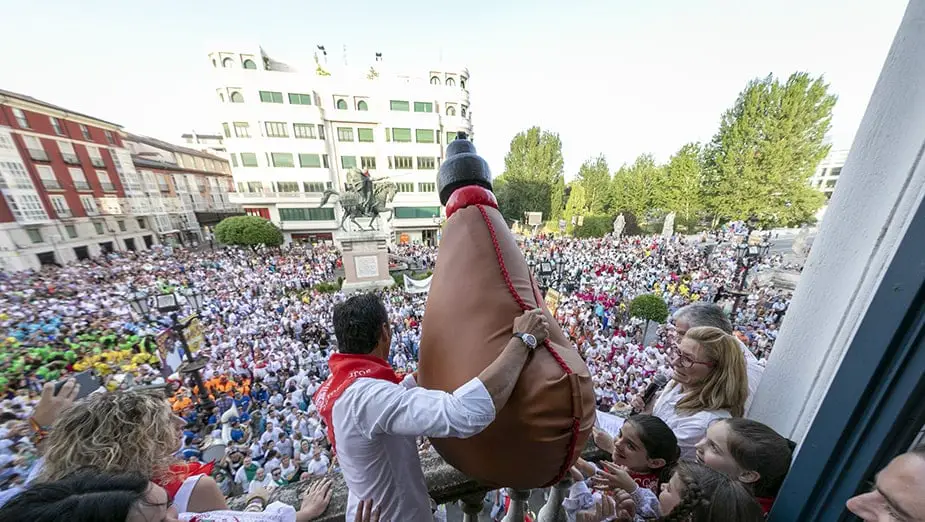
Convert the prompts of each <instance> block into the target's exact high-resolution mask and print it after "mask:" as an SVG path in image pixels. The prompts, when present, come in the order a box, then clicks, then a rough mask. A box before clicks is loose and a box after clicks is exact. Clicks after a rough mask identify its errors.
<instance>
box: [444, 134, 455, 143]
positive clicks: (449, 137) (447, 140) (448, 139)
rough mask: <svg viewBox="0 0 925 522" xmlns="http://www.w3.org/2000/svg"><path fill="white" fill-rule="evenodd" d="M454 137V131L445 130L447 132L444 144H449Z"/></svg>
mask: <svg viewBox="0 0 925 522" xmlns="http://www.w3.org/2000/svg"><path fill="white" fill-rule="evenodd" d="M455 139H456V133H455V132H447V133H446V144H447V145H449V144H450V142H451V141H453V140H455Z"/></svg>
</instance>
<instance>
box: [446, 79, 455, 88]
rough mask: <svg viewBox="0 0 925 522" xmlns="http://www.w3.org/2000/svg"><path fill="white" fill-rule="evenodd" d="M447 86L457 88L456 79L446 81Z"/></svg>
mask: <svg viewBox="0 0 925 522" xmlns="http://www.w3.org/2000/svg"><path fill="white" fill-rule="evenodd" d="M446 86H447V87H456V80H454V79H452V78H447V79H446Z"/></svg>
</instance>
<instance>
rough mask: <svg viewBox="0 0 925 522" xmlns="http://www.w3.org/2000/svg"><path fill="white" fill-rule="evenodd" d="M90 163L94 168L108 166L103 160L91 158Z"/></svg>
mask: <svg viewBox="0 0 925 522" xmlns="http://www.w3.org/2000/svg"><path fill="white" fill-rule="evenodd" d="M90 163H91V164H92V165H93V166H94V167H105V166H106V162H105V161H103V158H90Z"/></svg>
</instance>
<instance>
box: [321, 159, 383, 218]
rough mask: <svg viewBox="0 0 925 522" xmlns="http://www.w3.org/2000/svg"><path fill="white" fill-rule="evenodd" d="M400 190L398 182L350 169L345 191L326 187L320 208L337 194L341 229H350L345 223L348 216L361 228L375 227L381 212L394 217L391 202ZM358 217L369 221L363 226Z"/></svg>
mask: <svg viewBox="0 0 925 522" xmlns="http://www.w3.org/2000/svg"><path fill="white" fill-rule="evenodd" d="M397 192H398V187H397V186H396V185H395V183H393V182H391V181H386V180H378V181H377V180H373V179H372V177H371V176H370V175H369V173H368V172H361V171H359V170H357V169H351V170H350V171H349V172H348V173H347V183H346V184H345V187H344V190H343V191H342V192H337V191H335V190H330V189H329V190H325V191H324V197H323V198H322V199H321V205H319V207H323V206H325V205H326V204H327V203H328V201H329V200H330V199H331V196H337V198H338V203H339V204H340V207H341V210H342V211H343V214H344V215H343V218H341V220H340V229H341V230H344V231H346V230H347V229H346V228H345V227H344V225H345V224H346V223H347V220H348V219H349V220H350V221H351V222H352V223H353V224H354V225H355V226H356V227H357V229H359V230H361V231H369V230H376V227H375V226H374V225H375V223H376V221H377V220H378V218H379V216H380V215H381V214H388V216H389V219H391V216H392V209H391V208H389V207H388V204H389V203H391V202H392V199H393V198H394V197H395V194H396V193H397ZM358 218H369V223H368V224H367V225H366V227H364V226H363V225H361V224H360V223H359V222H358V221H357V219H358Z"/></svg>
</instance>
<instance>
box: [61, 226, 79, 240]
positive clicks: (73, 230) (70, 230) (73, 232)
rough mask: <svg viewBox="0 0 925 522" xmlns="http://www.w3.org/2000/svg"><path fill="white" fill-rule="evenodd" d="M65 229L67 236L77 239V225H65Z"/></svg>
mask: <svg viewBox="0 0 925 522" xmlns="http://www.w3.org/2000/svg"><path fill="white" fill-rule="evenodd" d="M64 230H65V231H67V237H69V238H71V239H77V227H76V226H74V225H64Z"/></svg>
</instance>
